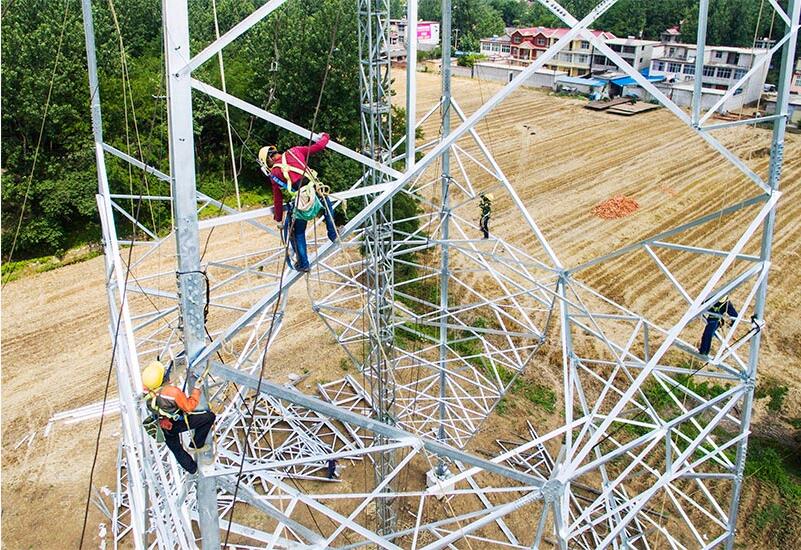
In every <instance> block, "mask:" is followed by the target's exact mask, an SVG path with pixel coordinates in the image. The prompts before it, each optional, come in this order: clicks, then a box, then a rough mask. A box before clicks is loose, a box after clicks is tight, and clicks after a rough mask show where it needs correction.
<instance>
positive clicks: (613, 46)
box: [609, 44, 623, 52]
mask: <svg viewBox="0 0 801 550" xmlns="http://www.w3.org/2000/svg"><path fill="white" fill-rule="evenodd" d="M609 47H610V48H611V49H612V51H613V52H619V51H620V50H622V49H623V46H621V45H620V44H610V45H609Z"/></svg>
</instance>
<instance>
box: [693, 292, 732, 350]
mask: <svg viewBox="0 0 801 550" xmlns="http://www.w3.org/2000/svg"><path fill="white" fill-rule="evenodd" d="M724 313H725V314H726V315H728V316H729V317H732V318H734V317H737V310H736V309H734V305H733V304H732V303H731V301H729V300H726V301H725V302H717V303H716V304H715V305H714V306H713V307H712V309H711V310H710V312H709V313H708V314H707V319H706V327H704V333H703V334H702V335H701V345H700V346H698V353H700V354H701V355H709V350H711V349H712V338H713V337H714V336H715V332H716V331H717V330H718V327H719V326H720V324H721V323H722V322H723V319H722V318H721V317H720V316H721V315H723V314H724Z"/></svg>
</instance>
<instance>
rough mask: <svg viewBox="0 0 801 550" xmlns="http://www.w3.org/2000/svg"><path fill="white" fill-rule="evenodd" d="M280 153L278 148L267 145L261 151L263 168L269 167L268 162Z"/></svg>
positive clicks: (260, 159)
mask: <svg viewBox="0 0 801 550" xmlns="http://www.w3.org/2000/svg"><path fill="white" fill-rule="evenodd" d="M277 152H278V148H277V147H276V146H275V145H265V146H264V147H262V148H261V149H259V162H260V163H261V165H262V166H266V165H267V161H268V160H269V159H270V157H271V156H272V155H274V154H276V153H277Z"/></svg>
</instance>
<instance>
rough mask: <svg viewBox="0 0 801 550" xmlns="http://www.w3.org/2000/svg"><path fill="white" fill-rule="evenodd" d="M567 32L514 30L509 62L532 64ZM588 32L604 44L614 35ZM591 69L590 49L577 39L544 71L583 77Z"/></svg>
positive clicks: (593, 31)
mask: <svg viewBox="0 0 801 550" xmlns="http://www.w3.org/2000/svg"><path fill="white" fill-rule="evenodd" d="M569 30H570V29H566V28H557V29H553V28H549V27H529V28H523V29H515V30H514V31H513V32H511V33H510V34H509V37H510V41H511V43H510V53H511V59H512V61H513V62H515V63H517V64H518V65H528V64H530V63H532V62H533V61H534V60H535V59H537V58H538V57H539V56H540V55H542V54H543V53H544V52H545V51H546V50H547V49H548V48H549V47H551V46H553V45H554V44H555V43H556V42H557V41H558V40H559V39H560V38H562V37H563V36H564V35H565V34H567V33H568V31H569ZM590 32H592V33H593V34H594V35H595V36H597V37H599V38H601V39H603V40H609V39H613V38H615V35H614V34H612V33H610V32H606V31H598V30H591V31H590ZM591 65H592V45H591V44H590V42H589V41H587V40H582V39H576V40H572V41H571V42H570V43H569V44H567V45H566V46H565V47H564V48H563V49H562V50H561V51H560V52H559V53H558V54H556V56H554V57H553V58H552V59H550V60H549V62H548V63H547V64H546V65H545V66H544V68H545V69H547V70H552V71H564V72H565V73H567V75H568V76H584V75H587V74H589V73H590V70H591Z"/></svg>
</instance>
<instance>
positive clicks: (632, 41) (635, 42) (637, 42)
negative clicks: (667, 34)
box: [606, 38, 661, 46]
mask: <svg viewBox="0 0 801 550" xmlns="http://www.w3.org/2000/svg"><path fill="white" fill-rule="evenodd" d="M606 43H607V44H619V45H621V46H651V45H657V44H661V42H659V41H658V40H641V39H639V38H610V39H609V40H607V41H606Z"/></svg>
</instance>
